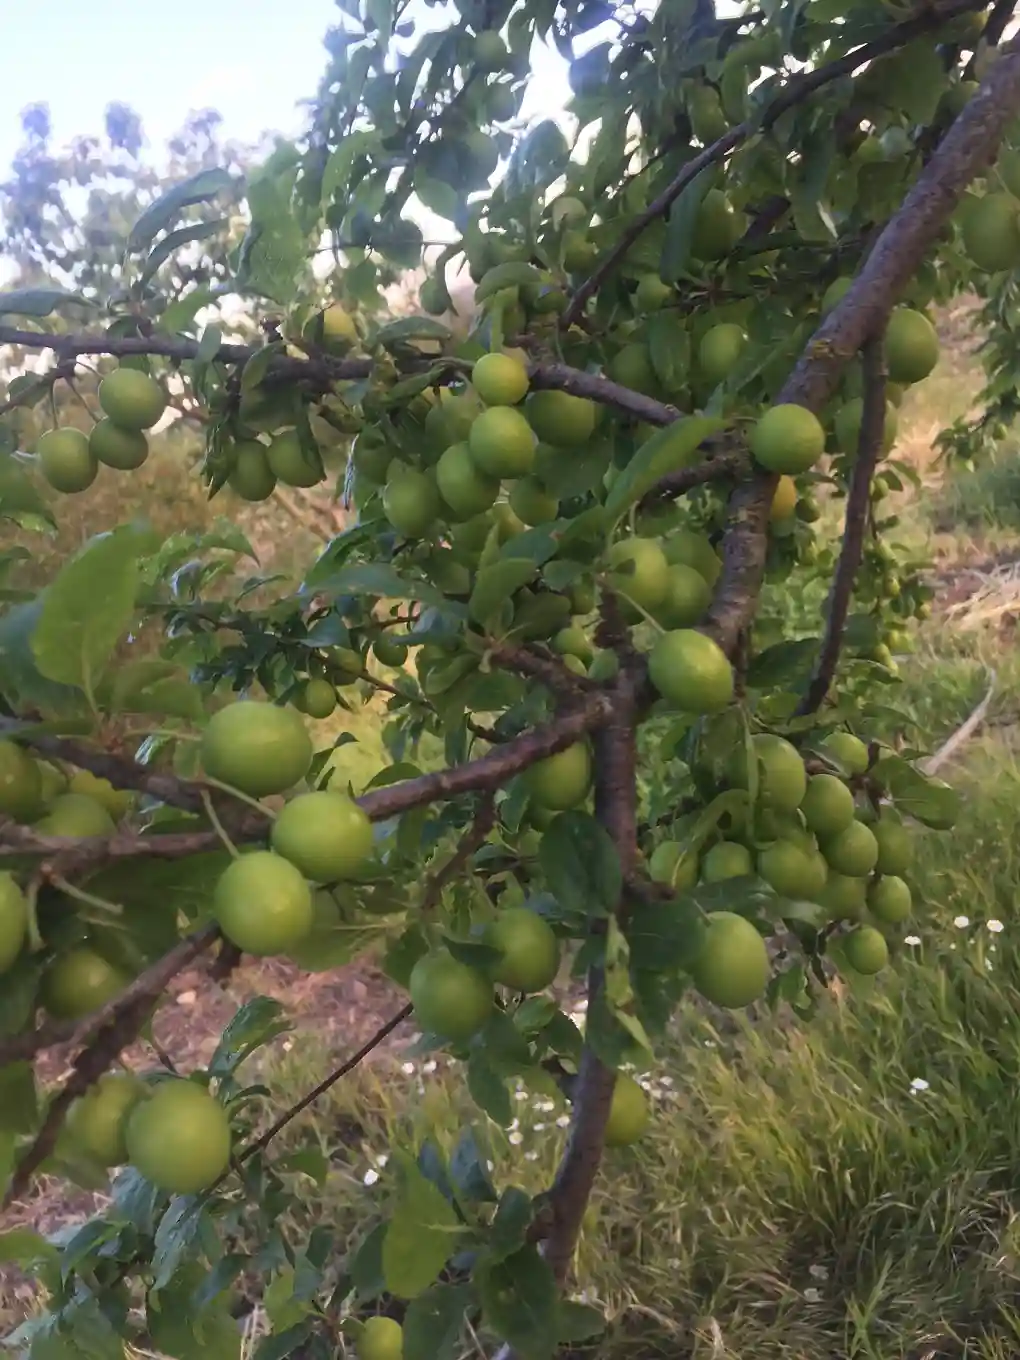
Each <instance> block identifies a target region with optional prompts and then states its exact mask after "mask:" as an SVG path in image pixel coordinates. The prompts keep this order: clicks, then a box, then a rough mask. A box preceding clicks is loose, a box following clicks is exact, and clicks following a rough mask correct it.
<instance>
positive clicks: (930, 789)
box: [872, 754, 962, 831]
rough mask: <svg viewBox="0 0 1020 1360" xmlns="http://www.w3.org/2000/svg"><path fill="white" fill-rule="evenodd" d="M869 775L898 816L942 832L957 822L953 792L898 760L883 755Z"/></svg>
mask: <svg viewBox="0 0 1020 1360" xmlns="http://www.w3.org/2000/svg"><path fill="white" fill-rule="evenodd" d="M872 774H873V775H874V777H875V778H876V779H877V780H878V782H879V783H880V784H881V785H882V786H883V788H884V789H885V790H886V791H887V793H888V794H889V797H890V798H891V799H892V800H893V802H894V803H895V804H896V807H897V809H898V810H899V811H900V812H904V813H906V814H907V816H908V817H916V818H917V820H918V821H919V822H923V823H924V825H925V826H930V827H934V828H935V829H936V830H940V831H944V830H947V829H948V828H950V827H952V826H953V825H954V824H955V823H956V821H957V820H958V819H959V816H960V812H961V809H962V801H961V798H960V795H959V793H958V792H957V791H956V789H954V788H952V787H951V786H950V785H949V784H945V783H943V781H942V780H941V779H935V778H933V777H932V776H931V775H926V774H922V773H921V771H920V770H917V769H915V768H914V766H913V765H911V764H909V763H908V762H907V761H906V760H904V759H903V757H902V756H897V755H892V754H889V755H883V756H882V757H881V758H880V759H879V761H878V762H877V764H876V765H875V767H874V769H873V770H872Z"/></svg>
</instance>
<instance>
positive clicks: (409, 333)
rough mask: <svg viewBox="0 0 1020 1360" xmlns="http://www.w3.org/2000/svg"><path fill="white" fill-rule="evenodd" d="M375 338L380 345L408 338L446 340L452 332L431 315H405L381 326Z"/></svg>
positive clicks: (395, 342)
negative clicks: (398, 319)
mask: <svg viewBox="0 0 1020 1360" xmlns="http://www.w3.org/2000/svg"><path fill="white" fill-rule="evenodd" d="M375 338H376V339H377V340H378V341H379V343H380V345H392V344H397V343H399V342H401V341H404V342H406V341H410V340H443V341H446V340H450V339H452V333H451V331H450V328H449V327H448V326H444V325H443V323H442V322H441V321H436V320H434V319H433V318H432V317H431V316H406V317H403V318H402V319H401V320H400V321H390V322H389V323H388V324H387V325H385V326H381V327H380V329H379V330H378V332H377V333H376V337H375Z"/></svg>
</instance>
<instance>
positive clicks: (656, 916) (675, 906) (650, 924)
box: [627, 894, 705, 972]
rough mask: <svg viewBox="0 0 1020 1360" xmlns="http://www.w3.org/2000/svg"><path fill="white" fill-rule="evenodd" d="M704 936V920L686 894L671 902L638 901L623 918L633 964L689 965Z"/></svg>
mask: <svg viewBox="0 0 1020 1360" xmlns="http://www.w3.org/2000/svg"><path fill="white" fill-rule="evenodd" d="M704 939H705V920H704V915H703V913H702V912H701V910H700V908H699V907H698V904H697V903H696V902H695V901H694V899H693V898H692V897H691V896H690V895H689V894H684V895H683V896H682V897H679V898H677V899H676V900H675V901H672V902H638V903H637V904H636V905H635V907H634V908H633V909H632V911H631V913H630V917H629V918H628V921H627V940H628V942H629V944H630V960H631V964H632V965H633V967H634V968H646V969H648V970H649V971H652V972H666V971H668V970H672V969H675V968H684V969H687V968H690V966H691V965H692V964H693V963H694V960H695V959H696V958H697V957H698V954H699V952H700V950H701V946H702V944H703V942H704Z"/></svg>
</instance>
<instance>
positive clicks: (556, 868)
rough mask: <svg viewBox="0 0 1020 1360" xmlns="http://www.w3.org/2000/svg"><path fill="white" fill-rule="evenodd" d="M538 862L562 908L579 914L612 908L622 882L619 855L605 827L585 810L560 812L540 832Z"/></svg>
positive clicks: (601, 911) (608, 910)
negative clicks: (541, 833)
mask: <svg viewBox="0 0 1020 1360" xmlns="http://www.w3.org/2000/svg"><path fill="white" fill-rule="evenodd" d="M538 862H539V864H540V865H541V867H542V872H543V873H544V874H545V879H546V883H547V884H548V886H549V891H550V892H551V893H552V894H553V896H554V897H555V898H556V900H557V902H558V903H559V904H560V906H561V907H562V908H563V909H564V911H571V912H577V913H579V914H580V915H582V916H588V915H606V914H608V913H610V912H613V911H615V910H616V907H617V904H618V903H619V900H620V891H621V888H622V886H623V874H622V871H621V869H620V859H619V856H618V855H617V853H616V846H615V845H614V844H613V842H612V840H611V838H610V836H609V833H608V832H607V831H606V829H605V827H603V826H602V825H600V823H599V822H597V821H596V820H595V818H594V817H592V816H591V814H590V813H587V812H561V813H560V814H559V815H558V816H556V817H554V818H553V820H552V821H551V822H550V824H549V826H548V827H547V829H546V830H545V832H544V833H543V835H542V843H541V845H540V847H539V851H538Z"/></svg>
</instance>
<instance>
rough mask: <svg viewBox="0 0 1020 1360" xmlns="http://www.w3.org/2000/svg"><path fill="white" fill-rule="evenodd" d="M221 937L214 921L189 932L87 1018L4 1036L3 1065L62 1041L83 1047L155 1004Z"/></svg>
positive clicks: (1, 1044)
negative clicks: (138, 1007)
mask: <svg viewBox="0 0 1020 1360" xmlns="http://www.w3.org/2000/svg"><path fill="white" fill-rule="evenodd" d="M217 939H219V931H218V930H217V929H216V927H215V926H212V925H209V926H203V927H202V928H201V929H200V930H196V931H194V932H193V933H192V934H191V935H186V936H185V938H184V939H183V940H181V941H180V943H178V944H175V945H174V947H173V948H172V949H170V950H168V951H167V953H166V954H164V955H163V957H162V958H161V959H158V960H157V961H156V962H155V963H154V964H152V966H151V967H149V968H146V969H145V971H144V972H142V973H139V975H138V976H137V977H136V978H135V979H134V981H133V982H131V983H129V984H128V986H127V987H125V988H124V990H123V991H122V992H121V993H120V994H119V996H115V997H114V998H113V1000H112V1001H108V1002H107V1003H106V1005H105V1006H101V1007H100V1009H99V1010H97V1011H94V1012H93V1014H92V1015H88V1016H86V1017H85V1019H84V1020H72V1021H48V1022H47V1023H46V1024H44V1025H40V1026H39V1028H38V1029H34V1030H30V1031H29V1032H28V1033H26V1034H14V1035H11V1037H10V1038H7V1039H0V1067H3V1066H4V1065H5V1064H6V1063H11V1062H19V1061H21V1060H23V1059H26V1058H31V1057H32V1056H33V1055H34V1054H36V1053H40V1052H41V1051H42V1050H43V1049H45V1048H55V1047H56V1046H57V1045H58V1044H71V1045H73V1046H74V1047H79V1046H81V1045H82V1044H88V1043H90V1041H91V1040H93V1039H94V1038H98V1037H99V1035H100V1032H101V1031H103V1030H105V1029H106V1028H107V1027H108V1026H111V1025H117V1024H118V1023H119V1021H120V1020H121V1018H122V1017H123V1016H124V1015H125V1014H128V1013H131V1012H132V1011H133V1008H134V1006H135V1004H136V1003H139V1002H144V1003H145V1005H146V1006H151V1004H152V1002H153V1001H154V1000H155V999H156V997H158V996H159V994H160V993H161V992H163V991H165V990H166V987H167V984H168V983H169V982H170V981H171V980H172V979H173V978H175V977H176V976H177V974H178V973H182V972H183V971H184V969H185V968H187V967H189V966H190V965H191V964H192V963H194V961H195V960H196V959H197V958H199V957H200V955H202V954H204V953H205V951H206V950H207V949H209V948H211V947H212V945H213V943H214V942H215V941H216V940H217ZM122 1046H123V1045H122ZM119 1051H120V1050H119V1049H118V1052H119ZM114 1057H116V1054H114V1055H113V1057H111V1059H110V1061H111V1062H112V1061H113V1058H114Z"/></svg>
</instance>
